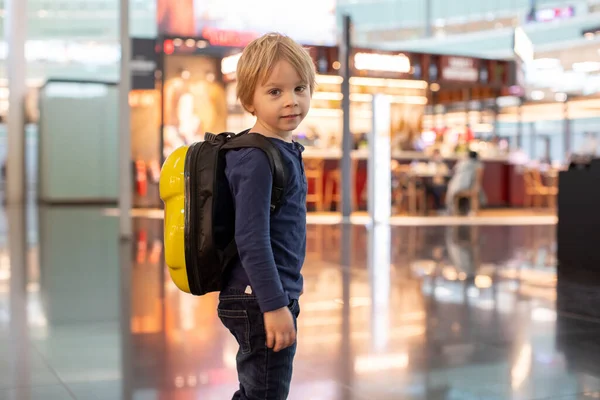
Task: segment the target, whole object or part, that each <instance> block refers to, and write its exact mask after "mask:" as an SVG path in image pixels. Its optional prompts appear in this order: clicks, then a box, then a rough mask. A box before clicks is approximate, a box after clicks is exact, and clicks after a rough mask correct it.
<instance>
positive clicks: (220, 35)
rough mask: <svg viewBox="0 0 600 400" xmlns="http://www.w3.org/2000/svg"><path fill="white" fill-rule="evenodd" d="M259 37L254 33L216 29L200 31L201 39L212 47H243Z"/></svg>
mask: <svg viewBox="0 0 600 400" xmlns="http://www.w3.org/2000/svg"><path fill="white" fill-rule="evenodd" d="M258 36H259V34H258V33H254V32H239V31H230V30H223V29H216V28H204V29H202V37H203V38H205V39H206V40H208V42H209V43H210V44H211V45H213V46H226V47H245V46H247V45H248V44H249V43H250V42H251V41H253V40H254V39H256V38H257V37H258Z"/></svg>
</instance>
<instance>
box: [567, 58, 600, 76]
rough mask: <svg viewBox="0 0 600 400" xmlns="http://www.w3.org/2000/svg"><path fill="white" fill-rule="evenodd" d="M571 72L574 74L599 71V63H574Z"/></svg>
mask: <svg viewBox="0 0 600 400" xmlns="http://www.w3.org/2000/svg"><path fill="white" fill-rule="evenodd" d="M572 68H573V71H575V72H588V73H589V72H597V71H600V62H599V61H583V62H578V63H574V64H573V66H572Z"/></svg>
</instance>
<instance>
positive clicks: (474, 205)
mask: <svg viewBox="0 0 600 400" xmlns="http://www.w3.org/2000/svg"><path fill="white" fill-rule="evenodd" d="M482 182H483V167H479V168H477V172H476V174H475V181H474V182H473V185H472V186H471V188H470V189H468V190H463V191H462V192H458V193H456V194H455V195H454V210H453V212H454V215H458V213H459V211H460V210H459V206H460V199H468V200H469V202H470V204H471V213H472V214H473V215H477V214H478V213H479V207H480V202H479V195H480V193H481V191H482V190H483V189H482Z"/></svg>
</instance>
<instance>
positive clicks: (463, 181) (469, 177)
mask: <svg viewBox="0 0 600 400" xmlns="http://www.w3.org/2000/svg"><path fill="white" fill-rule="evenodd" d="M479 168H483V165H482V164H481V163H480V162H479V155H478V154H477V153H476V152H474V151H470V152H469V157H468V158H467V159H465V160H462V161H459V162H458V163H457V164H456V166H455V167H454V175H453V176H452V179H450V182H449V183H448V191H447V192H446V207H447V210H448V212H452V211H453V210H454V201H456V199H455V197H456V195H457V194H458V193H460V192H463V191H466V190H469V189H471V188H472V187H473V185H474V184H475V179H476V178H477V170H478V169H479ZM479 197H480V199H481V200H480V204H483V203H484V201H485V199H484V193H483V191H482V190H481V191H480V192H479Z"/></svg>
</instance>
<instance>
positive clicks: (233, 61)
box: [221, 53, 242, 75]
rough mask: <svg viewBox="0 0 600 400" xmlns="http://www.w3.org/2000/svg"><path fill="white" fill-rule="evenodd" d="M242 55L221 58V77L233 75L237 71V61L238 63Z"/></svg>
mask: <svg viewBox="0 0 600 400" xmlns="http://www.w3.org/2000/svg"><path fill="white" fill-rule="evenodd" d="M241 56H242V53H238V54H234V55H233V56H228V57H225V58H223V60H222V61H221V72H222V73H223V75H230V74H234V73H235V72H236V70H237V64H238V61H240V57H241Z"/></svg>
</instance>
